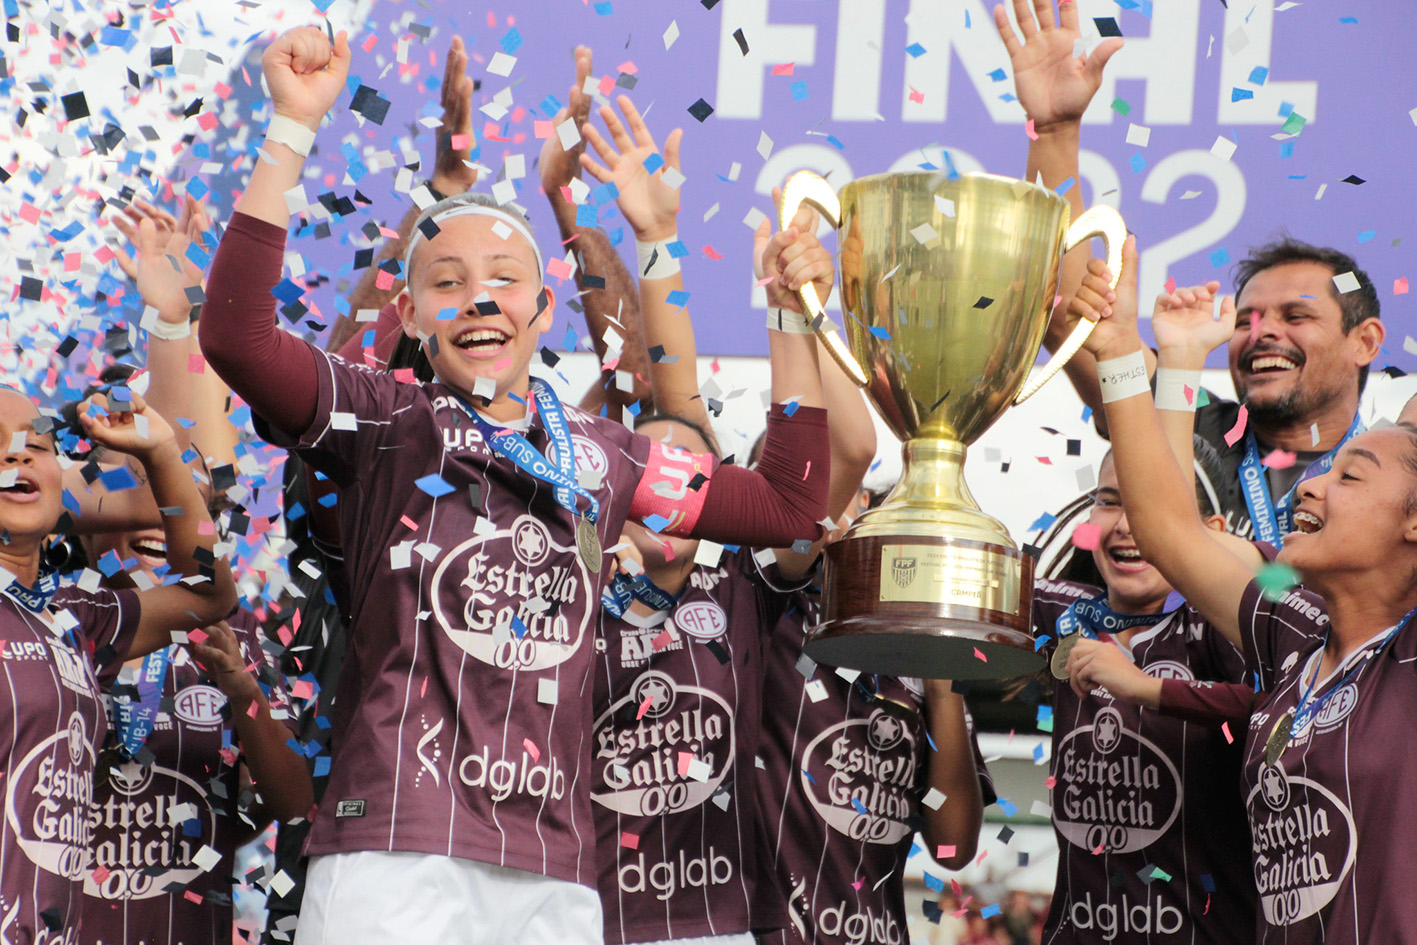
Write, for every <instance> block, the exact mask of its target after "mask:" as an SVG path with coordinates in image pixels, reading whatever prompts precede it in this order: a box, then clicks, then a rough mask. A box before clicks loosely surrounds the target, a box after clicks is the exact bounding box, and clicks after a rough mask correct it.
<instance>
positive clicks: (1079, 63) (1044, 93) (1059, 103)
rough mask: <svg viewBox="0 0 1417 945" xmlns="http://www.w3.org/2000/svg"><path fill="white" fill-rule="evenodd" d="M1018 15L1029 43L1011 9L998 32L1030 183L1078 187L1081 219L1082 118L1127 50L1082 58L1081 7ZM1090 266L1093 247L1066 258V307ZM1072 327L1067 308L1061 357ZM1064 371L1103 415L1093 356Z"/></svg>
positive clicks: (1035, 2)
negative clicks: (1110, 65)
mask: <svg viewBox="0 0 1417 945" xmlns="http://www.w3.org/2000/svg"><path fill="white" fill-rule="evenodd" d="M1013 8H1014V18H1015V19H1016V20H1017V21H1018V29H1019V33H1021V34H1022V39H1020V37H1019V34H1017V33H1015V32H1014V30H1013V27H1012V26H1011V25H1010V23H1009V17H1008V13H1007V12H1006V11H1005V9H1004V6H1003V4H1000V5H999V6H996V7H995V8H994V26H995V27H996V28H997V29H998V31H999V38H1000V39H1002V40H1003V42H1004V49H1005V50H1006V51H1007V52H1008V54H1009V65H1010V66H1011V67H1012V70H1013V74H1014V91H1015V93H1016V94H1017V95H1018V100H1019V104H1020V105H1022V106H1023V110H1024V113H1025V114H1026V115H1028V118H1029V121H1031V122H1032V123H1033V134H1032V135H1031V136H1030V138H1029V144H1028V161H1027V167H1026V170H1025V172H1024V174H1025V177H1026V178H1027V179H1028V180H1029V181H1030V182H1034V181H1037V180H1039V179H1040V177H1041V178H1042V180H1043V186H1045V187H1047V188H1048V189H1050V190H1057V189H1058V188H1059V187H1061V186H1062V185H1063V184H1064V183H1065V182H1067V181H1072V182H1073V183H1072V185H1071V186H1070V187H1068V189H1067V190H1066V191H1065V192H1064V193H1063V198H1064V199H1065V200H1067V201H1068V206H1069V207H1071V208H1072V214H1073V217H1074V218H1076V217H1077V216H1078V215H1079V214H1081V213H1082V211H1083V209H1084V207H1083V202H1082V185H1081V184H1080V183H1078V175H1079V171H1078V147H1079V143H1080V141H1081V129H1082V115H1083V112H1085V111H1087V106H1088V104H1089V103H1090V102H1091V101H1092V97H1093V96H1094V95H1095V94H1097V89H1098V86H1100V85H1101V84H1102V70H1103V68H1104V67H1105V66H1106V65H1107V60H1109V59H1111V58H1112V56H1113V54H1114V53H1116V52H1117V50H1119V49H1121V48H1122V40H1120V39H1105V40H1103V41H1102V42H1101V43H1100V44H1098V46H1097V48H1096V49H1094V50H1093V51H1092V53H1091V54H1090V55H1087V56H1084V57H1079V56H1076V55H1075V54H1074V49H1075V48H1077V44H1078V42H1079V41H1081V39H1082V31H1081V30H1080V29H1079V27H1078V5H1077V3H1076V2H1068V0H1065V2H1063V3H1061V4H1059V5H1058V10H1057V15H1056V17H1055V15H1054V11H1053V2H1052V0H1032V2H1031V0H1013ZM1087 259H1088V251H1087V246H1086V245H1085V244H1084V245H1079V246H1077V247H1075V248H1074V249H1073V250H1072V252H1070V253H1068V254H1067V255H1065V256H1064V257H1063V268H1062V271H1061V272H1060V273H1059V277H1058V295H1059V297H1060V298H1061V299H1062V300H1063V302H1064V303H1066V302H1067V300H1068V299H1070V298H1072V295H1073V292H1074V291H1075V290H1076V289H1077V286H1078V284H1079V282H1080V281H1081V280H1082V275H1083V269H1084V267H1085V266H1086V264H1087ZM1069 324H1070V323H1069V322H1068V319H1067V317H1066V311H1065V305H1064V306H1059V307H1058V308H1057V309H1055V311H1054V317H1053V318H1052V319H1051V320H1050V321H1049V324H1048V331H1047V334H1046V335H1045V336H1044V344H1045V345H1046V346H1047V348H1048V350H1049V351H1055V350H1057V348H1058V346H1059V345H1060V344H1062V343H1063V341H1064V339H1066V338H1067V328H1068V327H1069ZM1063 370H1064V371H1065V372H1066V373H1067V375H1068V379H1069V380H1070V381H1072V384H1073V387H1074V389H1076V390H1077V392H1078V396H1079V397H1081V398H1082V401H1083V403H1085V404H1087V405H1088V406H1089V407H1091V408H1093V411H1094V412H1095V413H1097V414H1098V415H1099V416H1100V415H1101V412H1102V411H1101V401H1100V400H1099V399H1098V389H1097V367H1096V364H1095V362H1094V360H1093V358H1092V356H1091V355H1090V354H1088V353H1087V352H1086V351H1079V352H1078V353H1077V354H1075V355H1074V356H1073V357H1072V359H1071V360H1069V361H1068V363H1067V365H1066V366H1065V367H1064V369H1063Z"/></svg>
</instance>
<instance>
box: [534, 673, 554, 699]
mask: <svg viewBox="0 0 1417 945" xmlns="http://www.w3.org/2000/svg"><path fill="white" fill-rule="evenodd" d="M536 701H537V702H540V703H541V704H543V705H555V704H556V680H554V679H538V680H537V681H536Z"/></svg>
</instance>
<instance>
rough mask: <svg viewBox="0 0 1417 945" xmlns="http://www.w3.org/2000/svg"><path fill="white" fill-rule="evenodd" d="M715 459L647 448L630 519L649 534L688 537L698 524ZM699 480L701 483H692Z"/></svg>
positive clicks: (670, 448)
mask: <svg viewBox="0 0 1417 945" xmlns="http://www.w3.org/2000/svg"><path fill="white" fill-rule="evenodd" d="M713 470H714V458H713V456H712V455H710V454H708V453H690V452H689V451H688V450H685V449H680V448H679V447H677V446H665V445H664V444H663V443H655V444H653V445H652V446H651V447H650V450H649V459H648V460H647V461H646V462H645V471H644V475H642V476H641V477H640V484H639V486H638V487H636V489H635V495H634V498H632V499H631V500H630V518H631V519H633V520H635V521H637V522H640V523H641V524H643V525H644V526H645V527H646V528H648V529H649V530H650V531H652V532H659V533H661V534H664V535H676V536H682V535H687V534H689V533H690V532H692V531H693V530H694V526H695V525H697V524H698V522H699V514H700V513H701V512H703V510H704V500H705V499H706V498H707V497H708V485H709V480H710V479H712V478H713ZM700 477H702V481H698V482H696V481H695V480H697V479H699V478H700Z"/></svg>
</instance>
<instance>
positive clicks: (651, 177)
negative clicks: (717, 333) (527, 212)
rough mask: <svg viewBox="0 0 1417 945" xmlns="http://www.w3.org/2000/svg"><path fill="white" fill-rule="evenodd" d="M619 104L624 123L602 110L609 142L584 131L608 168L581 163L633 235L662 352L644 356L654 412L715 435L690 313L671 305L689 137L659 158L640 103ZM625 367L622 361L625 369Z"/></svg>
mask: <svg viewBox="0 0 1417 945" xmlns="http://www.w3.org/2000/svg"><path fill="white" fill-rule="evenodd" d="M619 105H620V110H621V112H623V113H624V115H625V121H624V122H623V123H622V122H621V121H620V119H619V118H618V117H617V116H616V115H615V112H614V110H613V109H611V108H610V106H608V105H607V106H605V107H603V108H601V110H600V117H601V119H602V120H603V121H604V122H605V127H606V129H607V130H608V131H609V133H610V140H609V141H607V140H605V138H604V137H602V136H601V134H600V133H599V132H598V131H597V130H596V129H595V126H594V125H591V124H590V123H589V122H587V123H586V124H584V125H582V126H581V134H582V136H583V137H584V138H585V140H586V141H588V142H590V145H591V147H592V148H594V149H595V153H596V155H597V156H598V157H599V158H600V160H601V161H603V162H604V164H600V163H597V162H596V161H595V160H594V159H593V158H591V156H590V155H588V154H582V155H581V157H580V161H581V164H582V165H583V166H584V167H585V169H586V170H587V171H588V172H589V173H590V174H591V176H592V177H594V178H595V179H596V180H598V181H600V182H601V183H602V184H614V185H615V189H616V190H617V191H618V192H619V196H618V197H616V201H617V203H618V204H619V206H620V212H621V213H623V214H624V216H625V220H626V222H628V223H629V224H630V226H631V228H632V229H633V230H634V231H635V249H636V257H637V259H638V260H639V262H638V264H637V267H636V268H637V270H638V271H637V272H636V277H637V278H638V279H639V284H640V285H639V319H640V328H641V330H642V332H643V334H644V345H645V346H646V351H648V349H650V348H658V349H661V350H662V351H663V352H664V357H661V358H660V359H659V360H657V361H654V360H650V359H648V357H647V358H646V360H647V361H648V362H649V363H648V365H647V370H648V376H649V382H650V390H651V391H652V392H653V395H654V403H655V407H656V409H658V410H659V411H661V412H664V413H674V414H679V415H680V416H682V417H684V418H685V419H686V420H693V421H694V422H696V423H698V424H699V425H700V426H701V427H703V428H704V429H705V430H711V429H712V427H711V424H710V423H709V416H708V409H707V408H706V407H705V406H704V403H703V400H702V399H701V398H700V397H699V377H698V375H699V371H698V349H697V348H696V346H695V344H694V329H693V325H692V324H691V322H690V319H689V309H688V306H687V305H685V304H680V303H678V302H677V301H671V300H672V299H674V298H675V293H679V292H682V291H683V289H684V274H683V272H682V271H681V269H680V265H679V260H678V259H677V258H676V257H674V256H673V255H672V253H671V247H677V246H682V245H683V244H681V243H679V235H678V218H679V185H678V183H677V181H676V180H673V179H671V174H673V175H677V174H679V169H680V163H679V143H680V141H682V140H683V137H684V132H683V130H682V129H679V128H676V129H674V130H673V131H671V132H670V133H669V137H668V138H666V139H665V141H664V154H663V155H662V156H661V155H660V153H659V149H658V147H657V146H656V145H655V141H654V137H653V135H651V134H650V131H649V128H648V127H646V126H645V123H644V119H643V118H642V117H641V116H640V113H639V110H638V109H637V108H635V106H634V103H633V102H631V101H630V99H629V98H628V97H627V96H624V95H622V96H620V99H619ZM646 162H650V163H649V164H646ZM656 165H657V166H656ZM650 167H654V170H653V171H651V170H650V169H649V168H650ZM622 357H623V354H622ZM625 369H626V368H625V366H624V364H623V362H622V364H621V370H625Z"/></svg>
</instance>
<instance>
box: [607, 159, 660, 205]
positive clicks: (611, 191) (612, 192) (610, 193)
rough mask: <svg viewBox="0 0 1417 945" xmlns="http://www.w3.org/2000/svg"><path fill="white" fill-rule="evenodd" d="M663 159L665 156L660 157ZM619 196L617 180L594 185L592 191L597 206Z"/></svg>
mask: <svg viewBox="0 0 1417 945" xmlns="http://www.w3.org/2000/svg"><path fill="white" fill-rule="evenodd" d="M663 160H664V159H663V158H660V161H661V162H663ZM650 173H653V171H651V172H650ZM619 196H620V188H619V187H616V186H615V182H614V181H613V180H612V181H607V182H606V183H604V184H601V185H600V186H598V187H593V188H591V191H590V200H591V203H593V204H595V205H596V206H597V207H599V206H601V205H602V204H607V203H611V202H613V201H614V200H615V199H616V198H618V197H619Z"/></svg>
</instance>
